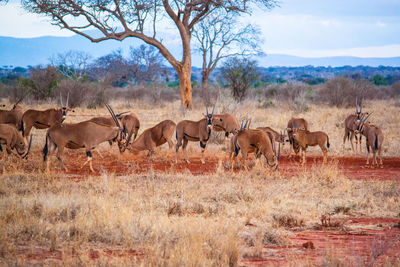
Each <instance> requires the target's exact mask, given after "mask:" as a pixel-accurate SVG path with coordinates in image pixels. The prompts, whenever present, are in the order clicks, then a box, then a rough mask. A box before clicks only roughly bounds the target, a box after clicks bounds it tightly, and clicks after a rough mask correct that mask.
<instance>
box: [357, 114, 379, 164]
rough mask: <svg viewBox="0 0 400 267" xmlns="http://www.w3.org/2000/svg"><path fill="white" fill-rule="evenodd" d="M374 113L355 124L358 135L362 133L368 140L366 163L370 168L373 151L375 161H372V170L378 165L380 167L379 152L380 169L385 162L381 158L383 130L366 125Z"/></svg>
mask: <svg viewBox="0 0 400 267" xmlns="http://www.w3.org/2000/svg"><path fill="white" fill-rule="evenodd" d="M371 114H372V113H370V114H368V115H367V116H365V114H364V115H363V117H362V118H361V119H360V120H357V121H356V122H355V123H354V124H355V126H356V133H361V134H362V135H364V136H365V139H366V146H367V152H368V154H367V162H366V164H365V165H366V167H367V168H368V167H369V155H370V150H372V153H373V159H372V166H371V167H372V168H373V167H374V166H375V164H376V165H378V161H377V160H376V152H377V151H378V157H379V159H380V167H381V168H383V161H382V157H381V151H382V143H383V132H382V130H381V129H380V128H379V127H378V126H375V125H372V124H369V123H366V122H365V121H366V120H367V119H368V117H369V116H370V115H371ZM364 117H365V118H364Z"/></svg>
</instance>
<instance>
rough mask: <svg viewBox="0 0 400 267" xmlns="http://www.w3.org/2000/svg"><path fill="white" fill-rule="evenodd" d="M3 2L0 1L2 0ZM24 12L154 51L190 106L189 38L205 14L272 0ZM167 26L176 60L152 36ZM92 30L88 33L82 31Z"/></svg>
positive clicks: (28, 3)
mask: <svg viewBox="0 0 400 267" xmlns="http://www.w3.org/2000/svg"><path fill="white" fill-rule="evenodd" d="M5 1H6V0H0V2H5ZM21 2H22V4H23V6H24V8H25V9H26V10H28V11H29V12H33V13H38V14H42V15H47V16H48V17H49V18H50V19H51V23H52V24H54V25H58V26H60V27H61V28H65V29H68V30H70V31H72V32H74V33H76V34H79V35H82V36H84V37H86V38H88V39H89V40H91V41H92V42H101V41H105V40H110V39H114V40H119V41H122V40H124V39H125V38H128V37H136V38H139V39H141V40H143V41H144V42H146V43H148V44H150V45H152V46H155V47H157V48H158V50H159V51H160V53H161V54H162V55H163V56H164V57H165V58H166V59H167V60H168V62H169V63H170V64H171V65H172V66H173V68H174V69H175V70H176V72H177V74H178V77H179V85H180V91H181V102H182V105H183V106H184V107H185V108H188V109H191V108H192V86H191V83H190V76H191V65H192V61H191V49H190V40H191V36H192V32H193V28H194V26H195V25H196V24H197V23H198V22H200V21H201V20H203V19H204V18H206V17H207V16H208V15H209V14H210V13H211V12H213V11H215V10H218V9H224V10H226V11H227V12H232V13H237V14H240V13H250V12H251V6H254V5H252V4H257V5H259V6H263V7H267V8H270V7H272V6H274V5H275V2H276V0H135V1H127V0H102V1H99V0H21ZM166 22H167V23H169V22H172V24H173V25H174V26H175V27H174V28H175V29H176V30H177V32H178V34H179V37H180V42H181V45H182V58H181V59H180V60H178V59H177V58H176V57H175V56H173V55H172V54H171V52H170V50H169V49H168V48H167V47H166V46H165V45H164V44H163V41H162V38H160V37H159V36H157V30H160V28H162V27H163V26H165V24H166ZM93 28H95V29H97V30H98V31H99V32H100V36H99V35H98V32H97V33H95V34H92V32H88V31H85V30H88V29H93Z"/></svg>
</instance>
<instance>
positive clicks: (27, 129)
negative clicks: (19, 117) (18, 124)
mask: <svg viewBox="0 0 400 267" xmlns="http://www.w3.org/2000/svg"><path fill="white" fill-rule="evenodd" d="M32 126H33V125H30V124H27V125H25V129H24V137H25V139H26V142H29V134H30V132H31V130H32Z"/></svg>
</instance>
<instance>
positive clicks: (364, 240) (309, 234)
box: [242, 218, 400, 266]
mask: <svg viewBox="0 0 400 267" xmlns="http://www.w3.org/2000/svg"><path fill="white" fill-rule="evenodd" d="M343 220H344V224H343V226H341V227H340V228H336V229H335V228H332V229H329V228H325V229H320V230H306V231H301V232H294V237H292V238H291V241H292V245H290V246H266V247H264V248H263V250H262V255H261V257H258V258H249V259H245V260H243V261H242V265H243V266H288V265H290V266H298V265H311V266H315V265H318V266H320V265H322V264H323V263H324V262H329V261H330V262H337V261H340V262H341V263H342V264H341V265H338V264H336V265H335V266H382V265H384V264H385V263H386V264H387V263H396V261H397V264H400V219H392V218H347V219H343ZM306 244H307V245H306ZM309 244H311V246H310V245H309ZM369 264H371V265H369Z"/></svg>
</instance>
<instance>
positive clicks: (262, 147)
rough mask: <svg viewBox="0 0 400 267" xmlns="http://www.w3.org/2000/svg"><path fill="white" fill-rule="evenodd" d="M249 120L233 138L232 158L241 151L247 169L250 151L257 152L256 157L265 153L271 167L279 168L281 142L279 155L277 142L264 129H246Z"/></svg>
mask: <svg viewBox="0 0 400 267" xmlns="http://www.w3.org/2000/svg"><path fill="white" fill-rule="evenodd" d="M247 126H248V125H247V122H246V124H245V125H244V126H243V122H242V125H241V127H240V129H239V131H237V133H236V134H235V135H234V136H233V137H232V139H231V153H230V158H231V159H232V157H233V158H236V157H237V156H238V154H239V151H241V153H242V161H243V162H244V166H245V168H246V169H247V165H246V159H247V155H248V154H249V153H255V154H256V157H259V156H260V155H263V156H264V157H265V159H266V161H267V164H268V165H269V167H270V168H273V169H275V170H276V169H277V168H278V164H279V154H280V143H279V151H278V155H276V147H275V142H273V141H272V140H271V139H270V137H269V136H268V135H267V134H266V133H265V132H264V131H263V130H254V129H246V127H247Z"/></svg>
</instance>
